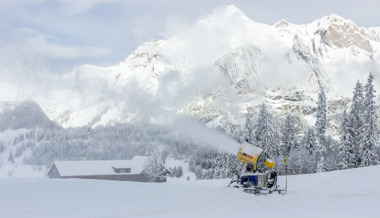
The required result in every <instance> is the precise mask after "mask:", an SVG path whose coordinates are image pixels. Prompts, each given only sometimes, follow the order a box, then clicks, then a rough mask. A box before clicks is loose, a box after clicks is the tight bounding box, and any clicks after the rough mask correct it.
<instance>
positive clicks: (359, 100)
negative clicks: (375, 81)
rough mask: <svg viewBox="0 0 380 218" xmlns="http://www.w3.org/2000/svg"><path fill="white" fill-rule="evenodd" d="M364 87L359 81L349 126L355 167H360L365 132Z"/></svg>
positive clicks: (353, 97) (353, 99)
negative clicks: (361, 145)
mask: <svg viewBox="0 0 380 218" xmlns="http://www.w3.org/2000/svg"><path fill="white" fill-rule="evenodd" d="M363 99H364V97H363V86H362V84H361V83H360V82H359V81H357V82H356V86H355V89H354V92H353V96H352V104H351V110H350V115H349V117H350V123H348V124H347V127H348V130H347V131H348V133H349V134H350V138H351V139H352V151H353V153H354V155H355V156H356V158H355V159H356V163H355V167H358V166H359V165H360V162H361V161H360V156H359V147H360V140H361V139H360V137H361V135H362V134H361V132H360V131H362V130H363V128H362V127H363V124H364V121H363Z"/></svg>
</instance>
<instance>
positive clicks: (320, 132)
mask: <svg viewBox="0 0 380 218" xmlns="http://www.w3.org/2000/svg"><path fill="white" fill-rule="evenodd" d="M326 129H327V104H326V95H325V92H324V90H323V88H321V91H320V92H319V94H318V107H317V120H316V122H315V130H316V134H317V139H318V144H317V146H316V150H315V151H316V155H317V160H318V161H317V173H319V172H324V171H326V166H325V164H326V158H325V157H326V136H325V134H326Z"/></svg>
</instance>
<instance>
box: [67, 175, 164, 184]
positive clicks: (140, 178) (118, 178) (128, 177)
mask: <svg viewBox="0 0 380 218" xmlns="http://www.w3.org/2000/svg"><path fill="white" fill-rule="evenodd" d="M61 178H77V179H99V180H115V181H134V182H166V178H164V177H163V178H162V179H158V178H156V179H155V180H154V179H153V180H152V179H149V178H147V177H146V176H145V175H144V174H129V175H92V176H62V177H61Z"/></svg>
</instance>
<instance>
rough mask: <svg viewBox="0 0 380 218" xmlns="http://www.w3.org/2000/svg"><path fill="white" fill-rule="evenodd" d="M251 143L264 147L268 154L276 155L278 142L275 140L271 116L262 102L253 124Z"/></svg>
mask: <svg viewBox="0 0 380 218" xmlns="http://www.w3.org/2000/svg"><path fill="white" fill-rule="evenodd" d="M254 132H255V136H254V142H253V144H254V145H255V146H257V147H259V148H263V149H265V150H266V151H267V152H268V153H269V154H270V155H273V156H278V146H277V145H278V142H277V140H276V137H275V134H274V129H273V122H272V116H271V115H270V114H269V113H268V111H267V109H266V106H265V104H262V106H261V109H260V112H259V116H258V117H257V121H256V126H255V131H254Z"/></svg>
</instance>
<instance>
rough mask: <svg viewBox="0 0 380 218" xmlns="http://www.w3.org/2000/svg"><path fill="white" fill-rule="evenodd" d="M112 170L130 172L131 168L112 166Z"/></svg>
mask: <svg viewBox="0 0 380 218" xmlns="http://www.w3.org/2000/svg"><path fill="white" fill-rule="evenodd" d="M113 170H114V171H115V173H130V172H131V168H114V167H113Z"/></svg>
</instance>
